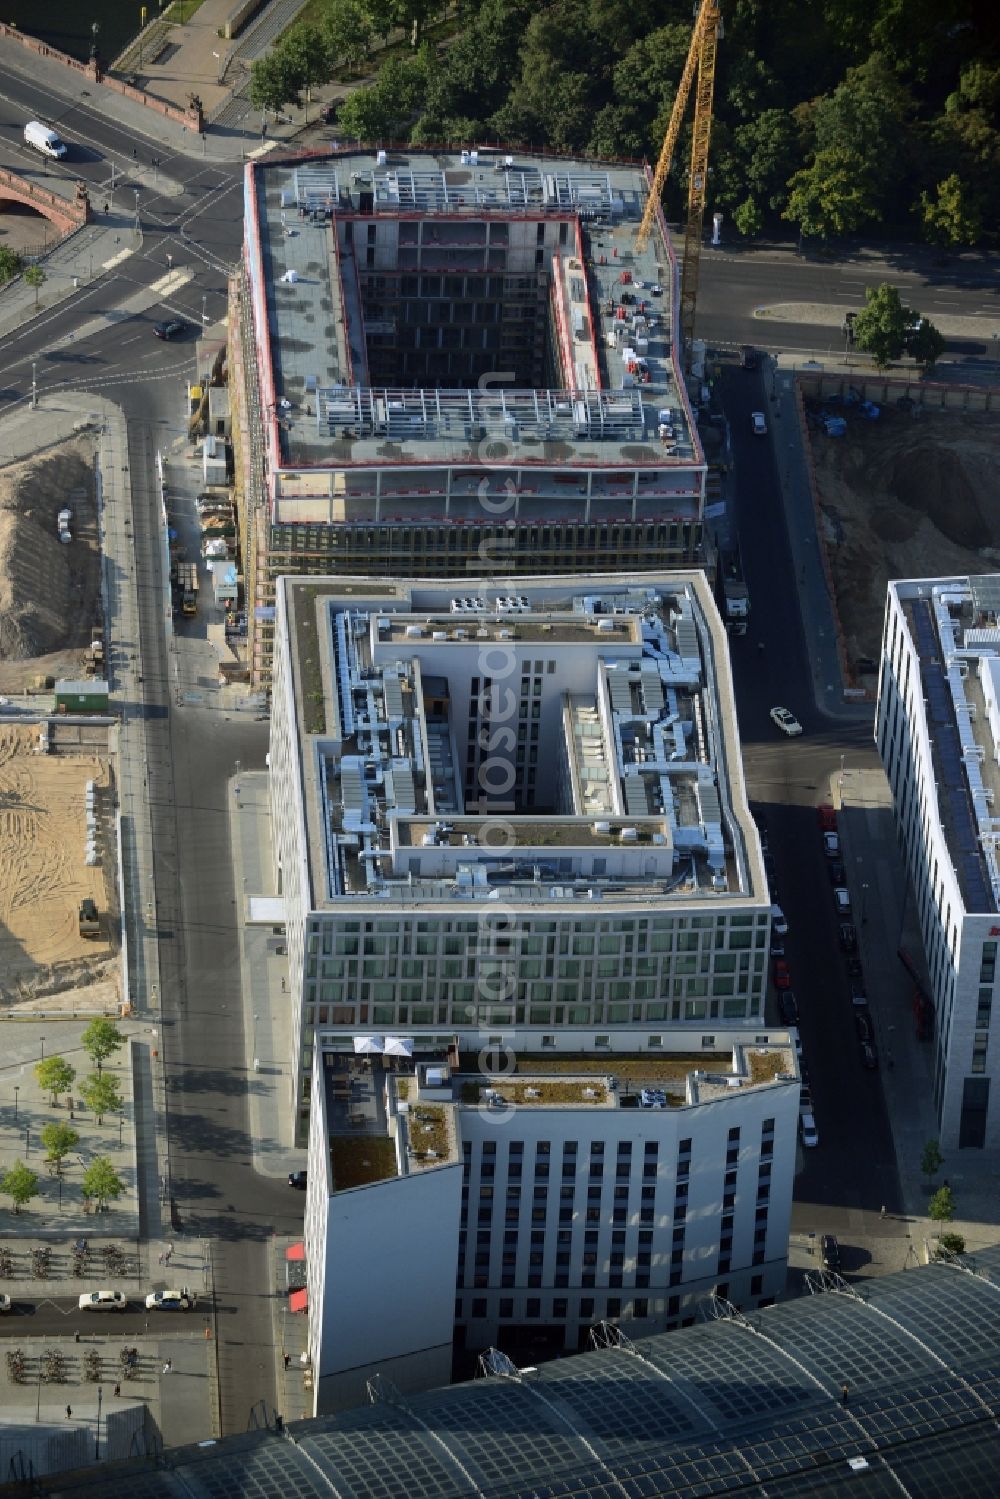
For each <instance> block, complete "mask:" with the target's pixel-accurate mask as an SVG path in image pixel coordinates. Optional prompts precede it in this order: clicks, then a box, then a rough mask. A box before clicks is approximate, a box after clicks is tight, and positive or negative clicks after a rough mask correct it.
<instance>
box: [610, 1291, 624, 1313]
mask: <svg viewBox="0 0 1000 1499" xmlns="http://www.w3.org/2000/svg"><path fill="white" fill-rule="evenodd" d="M621 1314H622V1302H621V1297H620V1296H609V1297H608V1316H609V1317H620V1316H621Z"/></svg>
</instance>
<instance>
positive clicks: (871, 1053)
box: [861, 1041, 878, 1072]
mask: <svg viewBox="0 0 1000 1499" xmlns="http://www.w3.org/2000/svg"><path fill="white" fill-rule="evenodd" d="M861 1061H862V1065H863V1066H865V1067H867V1068H868V1071H869V1072H874V1070H875V1068H876V1067H877V1066H878V1052H877V1051H876V1050H875V1048H874V1046H872V1045H871V1043H870V1042H868V1041H862V1043H861Z"/></svg>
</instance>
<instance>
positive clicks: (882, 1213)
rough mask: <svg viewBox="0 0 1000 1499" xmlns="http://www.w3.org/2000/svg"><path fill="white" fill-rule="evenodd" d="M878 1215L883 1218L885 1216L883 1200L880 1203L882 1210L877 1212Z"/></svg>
mask: <svg viewBox="0 0 1000 1499" xmlns="http://www.w3.org/2000/svg"><path fill="white" fill-rule="evenodd" d="M879 1217H880V1218H884V1217H885V1203H884V1202H883V1204H882V1211H881V1212H880V1213H879Z"/></svg>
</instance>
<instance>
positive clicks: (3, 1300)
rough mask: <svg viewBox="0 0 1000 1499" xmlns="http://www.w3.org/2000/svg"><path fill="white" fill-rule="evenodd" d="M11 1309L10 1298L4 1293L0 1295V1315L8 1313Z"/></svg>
mask: <svg viewBox="0 0 1000 1499" xmlns="http://www.w3.org/2000/svg"><path fill="white" fill-rule="evenodd" d="M10 1307H11V1301H10V1297H9V1296H8V1295H7V1294H6V1292H2V1293H0V1313H3V1312H9V1311H10Z"/></svg>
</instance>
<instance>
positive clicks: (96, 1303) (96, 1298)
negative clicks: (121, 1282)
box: [80, 1291, 128, 1312]
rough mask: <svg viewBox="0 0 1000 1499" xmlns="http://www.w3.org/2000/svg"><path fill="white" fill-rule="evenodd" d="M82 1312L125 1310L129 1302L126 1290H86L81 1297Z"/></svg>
mask: <svg viewBox="0 0 1000 1499" xmlns="http://www.w3.org/2000/svg"><path fill="white" fill-rule="evenodd" d="M80 1310H81V1312H124V1311H127V1310H128V1302H127V1300H126V1299H125V1292H124V1291H85V1292H84V1294H83V1295H82V1296H81V1297H80Z"/></svg>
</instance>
